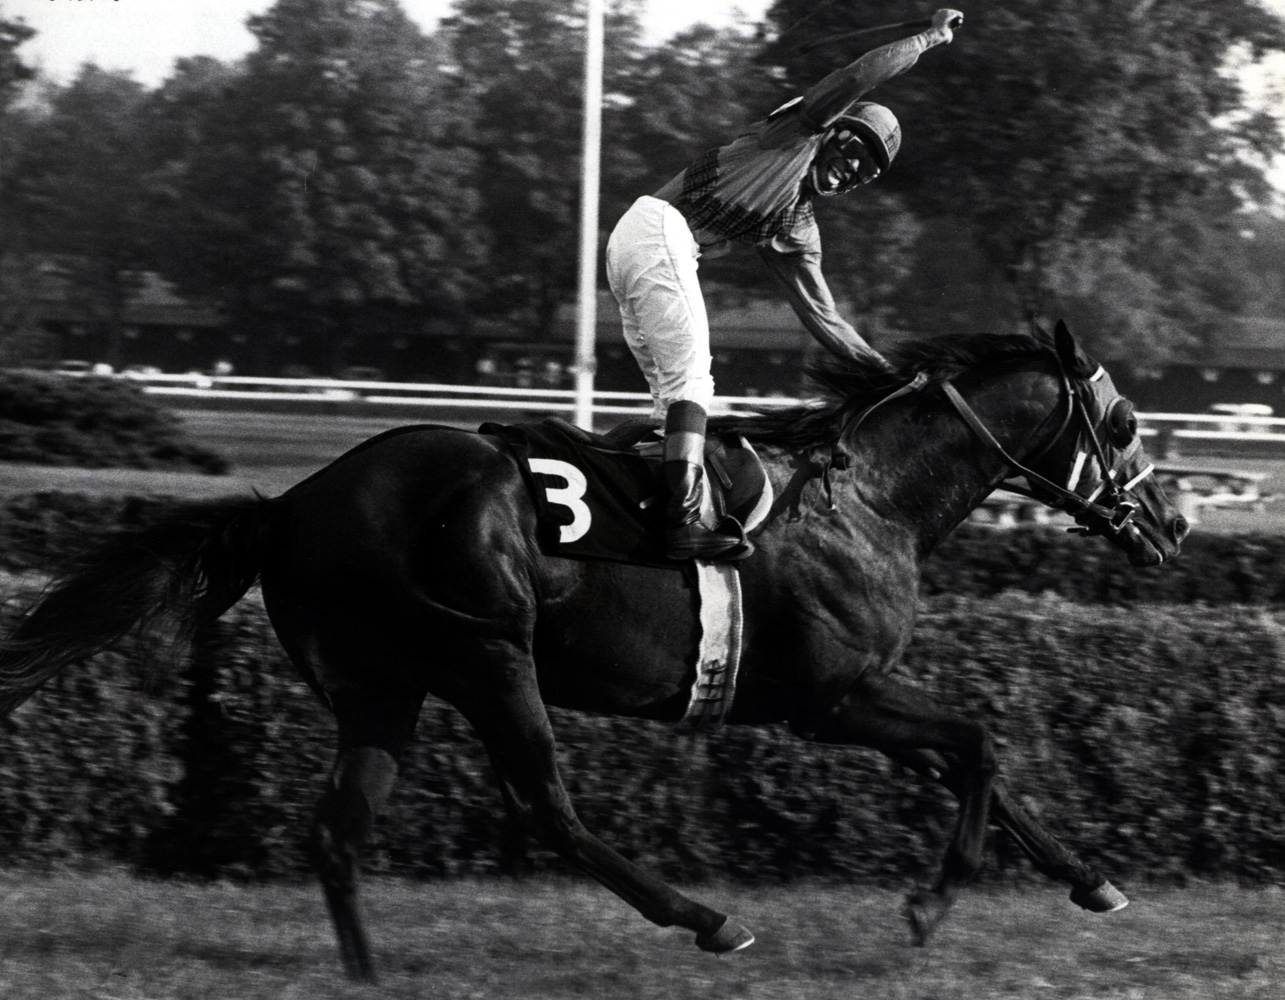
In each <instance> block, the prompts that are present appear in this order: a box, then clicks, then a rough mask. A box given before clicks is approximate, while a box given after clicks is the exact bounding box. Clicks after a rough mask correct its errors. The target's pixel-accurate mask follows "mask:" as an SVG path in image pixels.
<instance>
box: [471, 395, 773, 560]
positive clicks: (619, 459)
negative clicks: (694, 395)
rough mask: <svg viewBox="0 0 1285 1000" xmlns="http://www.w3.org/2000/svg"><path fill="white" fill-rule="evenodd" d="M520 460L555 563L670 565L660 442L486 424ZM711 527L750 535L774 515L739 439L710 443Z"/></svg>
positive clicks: (564, 426)
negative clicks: (728, 524)
mask: <svg viewBox="0 0 1285 1000" xmlns="http://www.w3.org/2000/svg"><path fill="white" fill-rule="evenodd" d="M478 430H479V432H480V433H482V434H488V435H492V436H495V437H498V438H500V439H501V440H502V441H504V442H505V444H507V445H508V447H509V449H510V450H511V451H512V452H513V454H514V455H515V456H516V457H517V459H518V464H519V465H520V467H521V468H522V471H523V474H524V476H525V477H526V479H527V485H528V488H529V489H530V491H531V495H532V497H533V498H534V500H535V505H536V512H537V516H538V520H539V539H540V543H541V545H542V546H543V548H544V550H545V551H546V552H548V553H550V554H551V555H559V556H569V557H579V558H589V559H612V560H615V561H617V562H628V563H637V564H641V565H647V566H667V567H670V568H674V567H675V566H676V565H678V564H676V563H674V562H673V561H672V560H669V559H666V558H665V552H664V527H665V524H664V501H665V493H664V489H663V487H662V485H661V475H660V463H661V456H660V444H659V440H656V441H654V442H651V443H643V444H642V445H639V446H635V447H628V446H625V445H622V444H620V443H619V442H617V441H614V440H612V439H611V438H609V437H606V436H603V435H600V434H591V433H589V432H587V431H584V430H581V429H580V428H578V427H576V426H575V425H573V424H570V423H568V422H567V421H565V420H561V419H559V418H557V417H551V418H549V419H547V420H542V421H539V422H538V423H531V424H495V423H486V424H483V425H482V426H481V427H480V428H479V429H478ZM705 482H706V486H707V488H706V490H705V499H706V504H705V505H704V507H703V508H702V520H704V521H705V523H706V524H708V525H709V526H710V527H714V526H716V525H717V523H718V521H719V520H721V519H722V518H723V517H725V516H731V517H735V518H736V519H737V520H738V521H739V522H740V523H741V524H742V526H744V527H745V528H746V529H747V530H749V529H751V528H753V527H755V526H756V524H757V523H758V522H760V521H762V519H763V518H764V517H765V516H766V514H767V511H768V509H769V508H770V507H771V502H772V496H771V486H770V484H769V483H768V480H767V475H766V473H765V472H764V470H763V465H762V462H760V461H759V458H758V455H756V454H755V453H754V450H753V449H752V448H751V447H750V446H749V444H748V443H747V442H746V441H745V440H744V439H743V438H740V437H739V436H737V437H730V438H726V439H724V438H720V437H718V436H717V435H714V434H711V435H710V437H709V439H708V440H707V442H706V453H705Z"/></svg>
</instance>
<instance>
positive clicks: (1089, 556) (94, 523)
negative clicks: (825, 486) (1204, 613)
mask: <svg viewBox="0 0 1285 1000" xmlns="http://www.w3.org/2000/svg"><path fill="white" fill-rule="evenodd" d="M163 502H164V501H163V500H161V499H158V498H149V499H136V500H131V501H130V502H129V503H127V504H122V502H121V501H120V500H119V499H118V498H114V497H94V496H89V495H85V494H78V493H61V492H54V491H48V492H40V493H31V494H23V495H16V496H12V497H8V498H6V499H4V500H3V501H2V502H0V569H10V570H25V569H48V568H50V567H54V566H57V565H59V564H61V563H63V562H64V561H65V560H67V559H68V557H70V556H74V555H75V554H76V553H77V552H79V551H80V550H81V549H82V548H83V547H84V546H85V545H86V544H87V543H89V542H92V541H93V540H94V539H96V538H99V537H101V536H102V535H104V534H105V533H107V532H108V531H110V530H112V529H113V528H115V527H117V526H118V525H120V524H121V523H122V522H125V523H130V522H133V521H135V520H136V519H137V518H139V517H141V516H143V515H144V514H145V513H146V511H147V510H148V509H149V508H150V507H152V506H155V505H158V504H162V503H163ZM1282 566H1285V536H1275V535H1243V536H1242V535H1213V534H1210V535H1200V534H1197V535H1194V536H1192V537H1191V538H1190V539H1188V540H1187V542H1186V544H1185V545H1184V547H1183V552H1182V555H1181V556H1180V558H1179V559H1178V560H1177V561H1175V562H1173V563H1171V564H1168V565H1164V566H1157V567H1151V568H1147V569H1134V568H1133V567H1131V566H1130V565H1129V564H1128V562H1127V561H1126V560H1125V558H1124V556H1123V555H1122V554H1121V553H1119V552H1118V551H1116V550H1115V549H1114V548H1112V547H1111V546H1110V545H1108V544H1107V543H1106V542H1105V541H1104V540H1102V539H1100V538H1091V539H1085V538H1081V537H1079V536H1076V535H1069V534H1067V533H1066V532H1064V531H1061V530H1059V529H1057V528H1052V527H1048V526H1030V527H1021V528H1014V529H1008V530H999V529H996V528H992V527H987V526H984V525H971V524H965V525H964V526H962V527H961V528H959V529H958V530H957V531H956V532H955V533H954V534H953V535H951V536H950V537H949V538H947V539H946V541H945V542H943V543H942V545H941V547H940V549H939V550H938V551H937V553H936V554H934V555H933V557H932V558H931V559H929V560H928V562H927V564H926V565H925V567H924V576H923V583H922V586H921V593H922V594H923V595H924V596H926V597H935V596H940V595H957V596H967V597H994V596H996V595H999V594H1002V593H1005V592H1008V591H1018V592H1022V593H1028V594H1043V593H1050V594H1058V595H1061V596H1063V597H1066V598H1068V599H1069V600H1073V601H1077V602H1080V603H1107V604H1132V603H1136V602H1139V601H1146V602H1151V603H1168V604H1182V603H1189V602H1196V601H1206V602H1209V603H1214V604H1221V603H1236V604H1285V572H1282V570H1281V567H1282Z"/></svg>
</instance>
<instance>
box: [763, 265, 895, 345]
mask: <svg viewBox="0 0 1285 1000" xmlns="http://www.w3.org/2000/svg"><path fill="white" fill-rule="evenodd" d="M756 249H757V250H758V252H759V256H760V257H762V258H763V262H764V263H765V264H766V265H767V267H768V270H769V271H771V272H772V275H773V277H775V278H776V280H777V281H778V282H779V283H780V285H781V287H782V288H783V289H784V290H785V293H786V296H787V298H788V299H789V301H790V305H791V306H792V307H793V308H794V312H795V315H797V316H798V317H799V321H800V322H801V323H802V324H803V326H804V327H805V328H806V329H807V331H808V332H809V333H810V334H812V336H813V337H815V338H816V339H817V341H818V342H819V343H820V344H821V345H822V346H823V347H824V348H825V349H826V350H827V351H829V352H830V353H831V354H833V355H834V356H835V357H837V358H842V359H843V360H844V361H872V360H873V361H874V362H875V363H877V364H885V365H886V362H884V360H883V357H882V355H880V354H879V352H878V351H876V350H875V349H874V348H873V347H871V346H870V345H869V344H867V343H866V341H865V339H864V338H863V337H862V336H861V334H859V333H857V331H856V329H855V328H854V327H853V326H852V324H851V323H849V322H848V321H847V320H845V319H844V318H843V317H842V316H840V315H839V308H838V306H836V305H835V302H834V296H833V295H831V294H830V286H829V285H827V284H826V281H825V276H824V275H823V274H822V273H821V250H820V247H819V246H812V247H808V248H807V249H802V250H800V251H798V252H785V251H783V250H781V249H778V248H776V247H774V246H773V245H771V244H763V245H760V246H758V247H757V248H756Z"/></svg>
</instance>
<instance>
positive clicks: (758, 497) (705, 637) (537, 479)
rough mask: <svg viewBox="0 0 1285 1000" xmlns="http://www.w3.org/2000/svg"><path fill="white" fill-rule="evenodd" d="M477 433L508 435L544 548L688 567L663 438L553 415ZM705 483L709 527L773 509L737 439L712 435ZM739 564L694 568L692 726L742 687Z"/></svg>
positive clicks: (751, 523) (759, 471) (709, 720)
mask: <svg viewBox="0 0 1285 1000" xmlns="http://www.w3.org/2000/svg"><path fill="white" fill-rule="evenodd" d="M479 430H480V432H481V433H483V434H490V435H494V436H496V437H498V438H500V439H501V440H503V441H504V442H505V443H506V444H507V445H508V446H509V448H510V449H511V450H512V451H513V453H514V454H515V455H516V456H517V458H518V464H519V466H520V467H521V468H522V471H523V474H524V476H525V478H526V480H527V485H528V487H529V488H530V490H531V495H532V496H533V497H534V499H535V505H536V510H537V514H538V522H539V529H538V530H539V535H540V545H541V547H542V548H543V549H544V551H545V552H548V553H550V554H552V555H559V556H569V557H580V558H587V559H612V560H616V561H618V562H630V563H639V564H642V565H648V566H664V567H667V568H669V569H677V568H682V567H684V566H687V565H689V564H687V563H678V562H674V561H672V560H670V559H667V558H666V557H665V552H664V540H663V539H664V527H665V523H664V506H665V505H664V503H663V500H664V487H663V486H662V480H661V473H660V463H661V446H660V439H659V437H654V438H653V440H651V441H647V442H645V443H643V444H640V445H637V446H635V447H628V446H627V445H625V444H622V443H620V442H617V441H614V440H612V439H611V438H608V437H604V436H602V435H598V434H590V433H588V432H587V431H584V430H581V429H580V428H579V427H576V426H575V425H574V424H570V423H567V422H566V421H565V420H562V419H560V418H557V417H551V418H549V419H548V420H544V421H542V422H540V423H538V424H518V425H511V426H505V425H500V424H483V425H482V426H481V428H479ZM705 482H706V483H707V484H708V486H709V488H708V489H706V490H705V491H704V493H705V495H704V499H703V501H702V505H701V507H702V510H701V520H702V521H703V522H704V523H705V524H706V525H707V526H709V527H714V528H718V527H719V524H720V522H723V521H724V519H725V518H735V519H736V520H737V522H738V523H739V524H740V525H741V526H743V527H744V530H746V531H749V530H752V529H754V528H756V527H757V526H758V525H759V524H760V523H761V522H762V521H763V519H764V518H765V517H767V513H768V511H769V510H770V509H771V507H772V484H771V482H770V481H769V480H768V478H767V474H766V472H764V470H763V464H762V462H760V461H759V457H758V455H756V454H755V453H754V449H753V448H751V447H750V446H749V443H748V442H746V441H745V440H744V439H743V438H741V437H739V436H735V437H729V438H728V439H726V440H724V439H722V438H719V437H718V435H717V434H716V433H715V434H710V435H709V437H708V438H707V440H706V449H705ZM723 530H727V526H726V524H724V526H723ZM738 566H739V563H734V562H733V563H728V562H723V563H710V562H702V561H695V563H694V565H693V571H694V576H695V582H696V593H697V600H698V613H699V615H700V625H701V638H700V645H699V648H698V649H696V650H695V651H694V652H695V671H694V679H693V681H692V687H691V696H690V698H689V699H688V704H687V710H686V712H685V713H684V715H683V718H682V720H681V721H682V722H683V723H687V724H689V725H691V726H694V727H700V726H705V725H717V724H719V723H721V722H722V721H723V717H724V716H725V715H726V714H727V711H728V709H729V708H730V707H731V705H732V699H733V698H734V697H735V694H736V673H737V668H738V666H739V664H740V657H741V631H742V621H743V619H742V612H741V578H740V572H739V570H738V568H737V567H738Z"/></svg>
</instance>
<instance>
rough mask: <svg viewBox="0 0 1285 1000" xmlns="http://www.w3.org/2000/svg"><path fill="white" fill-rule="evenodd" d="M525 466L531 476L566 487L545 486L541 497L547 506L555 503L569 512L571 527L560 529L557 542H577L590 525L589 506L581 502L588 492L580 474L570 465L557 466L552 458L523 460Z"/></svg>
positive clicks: (562, 463) (559, 463) (566, 463)
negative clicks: (551, 478) (558, 481)
mask: <svg viewBox="0 0 1285 1000" xmlns="http://www.w3.org/2000/svg"><path fill="white" fill-rule="evenodd" d="M527 464H528V465H529V466H530V468H531V471H532V472H533V473H539V474H541V475H546V476H557V477H558V478H559V479H561V480H563V481H564V482H566V484H567V485H566V486H560V487H553V486H546V487H545V488H544V495H545V496H546V497H548V499H549V503H556V504H558V505H559V506H562V507H566V508H568V509H569V510H570V511H571V514H572V520H571V523H570V524H564V525H562V530H561V535H560V538H561V540H562V541H563V542H574V541H575V540H576V539H578V538H583V537H584V536H585V535H586V534H587V533H588V531H589V526H590V524H592V523H593V515H592V514H591V513H590V512H589V506H588V504H586V503H585V502H584V500H582V499H581V497H583V496H584V495H585V490H587V489H588V488H589V484H588V482H586V481H585V477H584V473H583V472H581V471H580V470H579V469H577V468H576V467H575V466H574V465H572V464H571V463H570V462H559V461H558V460H557V459H556V458H532V459H528V460H527Z"/></svg>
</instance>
